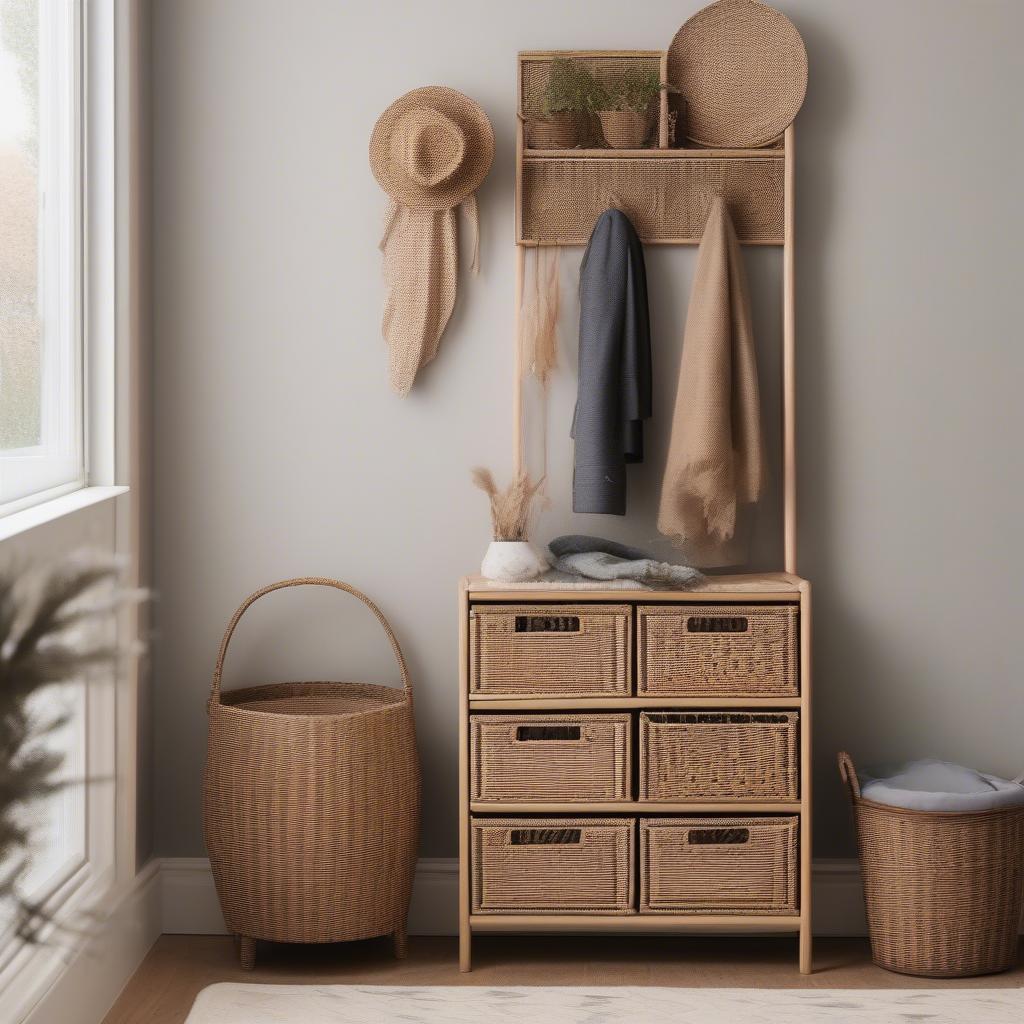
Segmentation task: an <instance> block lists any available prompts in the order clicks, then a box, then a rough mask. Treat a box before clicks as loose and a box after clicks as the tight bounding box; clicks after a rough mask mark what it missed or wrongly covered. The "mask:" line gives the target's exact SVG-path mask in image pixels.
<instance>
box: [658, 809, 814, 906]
mask: <svg viewBox="0 0 1024 1024" xmlns="http://www.w3.org/2000/svg"><path fill="white" fill-rule="evenodd" d="M798 832H799V825H798V823H797V819H796V817H779V818H727V817H717V818H641V819H640V912H641V913H658V912H659V911H661V912H666V913H673V914H688V913H692V914H730V913H731V914H795V913H796V911H797V837H798Z"/></svg>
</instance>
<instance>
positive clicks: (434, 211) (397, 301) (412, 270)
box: [370, 85, 494, 395]
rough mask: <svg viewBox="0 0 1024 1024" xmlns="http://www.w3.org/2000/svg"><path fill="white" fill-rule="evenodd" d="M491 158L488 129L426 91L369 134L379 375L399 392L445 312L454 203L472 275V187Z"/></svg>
mask: <svg viewBox="0 0 1024 1024" xmlns="http://www.w3.org/2000/svg"><path fill="white" fill-rule="evenodd" d="M493 159H494V129H492V128H491V122H490V121H488V120H487V115H486V114H485V113H484V112H483V110H482V109H481V107H480V105H479V104H478V103H474V102H473V100H471V99H470V98H469V97H468V96H463V95H462V93H461V92H456V91H455V90H454V89H447V88H445V87H444V86H439V85H431V86H427V87H426V88H423V89H414V90H413V91H412V92H409V93H406V94H405V95H404V96H402V97H400V98H399V99H397V100H395V102H394V103H392V104H391V106H390V107H388V108H387V110H385V111H384V113H383V114H381V116H380V118H379V120H378V121H377V124H376V125H375V126H374V129H373V135H372V136H371V137H370V168H371V170H372V171H373V175H374V177H375V178H376V179H377V181H378V182H380V186H381V188H382V189H384V191H385V192H386V193H387V194H388V195H389V196H390V198H391V210H390V213H389V215H388V221H387V227H386V228H385V230H384V237H383V239H381V244H380V248H381V252H383V254H384V280H385V283H386V285H387V289H388V295H387V300H386V302H385V305H384V316H383V318H382V321H381V332H382V334H383V335H384V340H385V341H386V342H387V346H388V352H389V377H390V380H391V386H392V388H393V389H394V390H395V391H396V392H398V394H400V395H406V394H408V393H409V390H410V388H411V387H412V385H413V382H414V381H415V379H416V375H417V373H419V371H420V369H421V368H422V367H423V366H425V365H426V364H427V363H429V362H430V361H431V360H432V359H433V358H434V357H435V356H436V355H437V351H438V346H439V344H440V341H441V335H442V334H444V330H445V328H446V327H447V326H448V320H449V318H450V317H451V314H452V310H453V309H454V307H455V292H456V288H457V285H458V277H459V246H458V219H457V217H456V207H459V206H461V207H464V209H465V213H466V219H467V220H468V222H469V224H470V227H471V228H472V232H473V258H472V264H471V265H472V268H473V270H474V271H475V270H476V269H477V251H478V249H479V227H478V217H477V206H476V190H477V189H478V188H479V187H480V185H481V184H482V183H483V180H484V178H486V177H487V172H488V171H489V170H490V169H491V161H492V160H493Z"/></svg>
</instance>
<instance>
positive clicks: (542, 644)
mask: <svg viewBox="0 0 1024 1024" xmlns="http://www.w3.org/2000/svg"><path fill="white" fill-rule="evenodd" d="M538 615H540V616H542V617H547V618H551V619H570V620H574V624H575V625H576V626H577V627H578V628H576V629H574V630H572V631H571V632H545V631H528V632H523V631H517V629H516V620H517V619H519V618H523V617H525V618H535V617H537V616H538ZM631 618H632V614H631V609H630V608H629V606H628V605H544V606H543V607H541V608H538V606H537V605H497V606H494V605H475V606H474V607H473V610H472V611H471V612H470V616H469V620H470V622H469V625H470V631H469V651H470V690H471V692H473V693H483V694H496V695H497V694H531V695H537V696H552V695H555V694H558V695H562V696H602V695H607V694H618V695H626V694H628V693H629V688H630V675H629V664H630V637H631Z"/></svg>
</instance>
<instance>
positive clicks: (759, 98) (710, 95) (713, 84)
mask: <svg viewBox="0 0 1024 1024" xmlns="http://www.w3.org/2000/svg"><path fill="white" fill-rule="evenodd" d="M668 80H669V82H670V84H671V85H673V86H674V87H675V88H677V89H678V90H679V91H680V93H681V94H682V95H683V97H684V98H685V100H686V102H687V105H688V110H687V121H686V135H687V138H689V139H691V140H692V141H694V142H696V143H698V144H699V145H701V146H728V147H736V148H750V147H754V146H764V145H767V144H768V143H769V142H772V141H774V140H775V139H777V138H778V137H779V136H780V135H781V134H782V133H783V132H784V131H785V130H786V129H787V128H788V127H789V126H790V124H792V123H793V119H794V118H795V117H796V115H797V113H798V112H799V110H800V107H801V105H802V104H803V101H804V94H805V93H806V91H807V50H806V49H805V48H804V42H803V40H802V39H801V38H800V33H799V32H797V30H796V27H795V26H794V25H793V23H792V22H791V21H790V20H789V19H788V18H787V17H786V16H785V15H784V14H782V13H781V12H780V11H776V10H774V9H773V8H771V7H768V6H767V5H766V4H762V3H757V2H755V0H719V2H718V3H715V4H711V5H710V6H709V7H705V8H704V9H703V10H701V11H698V12H697V13H696V14H695V15H694V16H693V17H692V18H690V20H689V21H687V22H686V24H685V25H683V27H682V28H681V29H680V30H679V31H678V32H677V33H676V36H675V38H674V39H673V40H672V45H671V46H670V47H669V50H668Z"/></svg>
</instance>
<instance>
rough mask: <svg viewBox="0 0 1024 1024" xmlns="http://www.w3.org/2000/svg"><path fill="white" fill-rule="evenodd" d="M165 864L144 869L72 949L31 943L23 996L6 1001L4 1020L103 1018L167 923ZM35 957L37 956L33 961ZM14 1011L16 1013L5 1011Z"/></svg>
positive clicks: (60, 1022)
mask: <svg viewBox="0 0 1024 1024" xmlns="http://www.w3.org/2000/svg"><path fill="white" fill-rule="evenodd" d="M160 868H161V864H160V863H159V862H150V863H149V864H147V865H146V867H144V868H143V869H142V871H140V872H139V874H138V875H137V876H136V877H135V879H134V881H133V882H132V883H131V885H130V886H129V888H128V890H127V892H125V893H124V894H123V895H122V896H121V898H120V899H119V900H118V902H117V903H116V904H115V906H114V908H113V910H112V911H111V912H110V914H109V915H107V916H106V917H104V919H103V921H102V923H101V924H99V925H97V926H96V927H95V932H93V933H91V934H90V935H89V937H88V939H87V940H86V942H85V943H84V944H83V945H82V946H81V947H80V948H78V949H77V950H75V951H74V952H73V953H70V954H69V953H68V952H67V951H65V950H61V949H59V948H55V947H52V946H45V945H44V946H40V947H37V948H35V949H26V950H25V953H26V956H27V957H29V959H30V962H28V963H26V964H25V965H24V966H23V967H22V969H21V971H20V972H19V974H18V986H17V989H18V992H19V996H20V998H21V999H31V1000H32V1004H31V1008H30V1007H29V1005H25V1003H24V1002H21V1005H20V1006H15V1005H14V1001H12V1002H10V1003H5V1005H4V1006H3V1008H2V1009H0V1021H5V1022H6V1021H8V1020H12V1021H13V1020H18V1021H24V1024H69V1022H71V1021H75V1022H88V1021H101V1020H102V1019H103V1018H104V1017H105V1016H106V1015H107V1011H108V1010H109V1009H110V1007H111V1006H113V1004H114V1002H115V1000H116V999H117V997H118V996H119V995H120V994H121V990H122V989H123V988H124V986H125V985H126V984H127V983H128V980H129V979H130V978H131V976H132V975H133V974H134V973H135V970H136V969H137V968H138V966H139V964H141V963H142V961H143V959H144V958H145V956H146V954H147V953H148V952H149V950H150V948H151V947H152V945H153V943H154V942H156V940H157V939H158V938H159V937H160V933H161V930H162V926H163V921H162V913H161V907H160V892H161V888H162V885H163V878H162V877H161V871H160ZM33 961H34V962H33ZM8 1012H10V1013H11V1014H12V1016H10V1017H8V1016H5V1014H6V1013H8Z"/></svg>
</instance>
